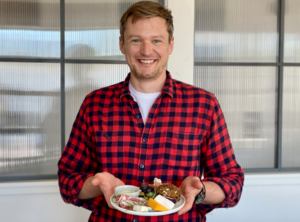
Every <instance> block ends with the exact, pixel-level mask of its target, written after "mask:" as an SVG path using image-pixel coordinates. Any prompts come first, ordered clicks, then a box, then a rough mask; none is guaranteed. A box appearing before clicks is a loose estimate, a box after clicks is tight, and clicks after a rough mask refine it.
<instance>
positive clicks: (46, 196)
mask: <svg viewBox="0 0 300 222" xmlns="http://www.w3.org/2000/svg"><path fill="white" fill-rule="evenodd" d="M299 209H300V174H299V173H296V174H269V175H268V174H257V175H255V174H252V175H251V174H247V175H246V177H245V186H244V190H243V193H242V198H241V200H240V203H239V204H238V205H237V206H236V207H234V208H228V209H216V210H214V211H213V212H212V213H211V214H208V215H207V221H208V222H219V221H231V222H253V221H255V222H268V221H272V222H282V221H286V222H298V221H300V216H299V214H298V212H299ZM89 214H90V213H89V211H88V210H85V209H83V208H78V207H75V206H73V205H69V204H65V203H64V202H63V200H62V199H61V197H60V194H59V188H58V183H57V181H56V180H51V181H35V182H15V183H0V215H1V216H0V221H1V222H18V221H22V222H41V221H42V222H75V221H87V219H88V217H89ZM224 218H226V219H225V220H224Z"/></svg>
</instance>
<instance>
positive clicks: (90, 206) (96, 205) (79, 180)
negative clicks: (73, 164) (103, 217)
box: [72, 173, 107, 215]
mask: <svg viewBox="0 0 300 222" xmlns="http://www.w3.org/2000/svg"><path fill="white" fill-rule="evenodd" d="M91 176H94V174H92V173H88V174H80V175H78V176H76V177H75V178H74V182H73V184H72V202H73V204H74V205H76V206H79V207H83V208H85V209H87V210H90V211H92V213H93V214H94V215H97V214H98V212H99V209H100V207H102V206H104V205H106V204H107V203H106V200H105V197H104V196H103V195H101V196H99V197H96V198H93V199H88V200H79V199H78V195H79V193H80V191H81V189H82V187H83V184H84V182H85V181H86V179H87V178H89V177H91Z"/></svg>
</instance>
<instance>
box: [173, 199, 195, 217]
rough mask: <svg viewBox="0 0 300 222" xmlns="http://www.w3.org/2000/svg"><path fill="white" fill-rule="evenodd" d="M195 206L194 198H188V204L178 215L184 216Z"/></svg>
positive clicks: (186, 203)
mask: <svg viewBox="0 0 300 222" xmlns="http://www.w3.org/2000/svg"><path fill="white" fill-rule="evenodd" d="M193 204H194V199H193V198H186V202H185V204H184V206H183V207H182V208H181V209H180V210H179V211H178V213H177V214H178V215H182V214H184V213H186V212H188V211H189V210H190V209H191V208H192V207H193Z"/></svg>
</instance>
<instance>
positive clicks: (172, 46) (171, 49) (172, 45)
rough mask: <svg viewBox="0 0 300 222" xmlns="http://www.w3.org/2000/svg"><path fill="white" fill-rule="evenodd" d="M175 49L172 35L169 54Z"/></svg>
mask: <svg viewBox="0 0 300 222" xmlns="http://www.w3.org/2000/svg"><path fill="white" fill-rule="evenodd" d="M173 49H174V36H173V37H172V39H171V42H170V43H169V55H171V54H172V52H173Z"/></svg>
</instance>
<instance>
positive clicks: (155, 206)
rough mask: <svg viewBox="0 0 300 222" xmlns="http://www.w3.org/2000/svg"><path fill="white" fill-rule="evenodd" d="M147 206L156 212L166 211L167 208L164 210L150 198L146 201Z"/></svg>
mask: <svg viewBox="0 0 300 222" xmlns="http://www.w3.org/2000/svg"><path fill="white" fill-rule="evenodd" d="M147 205H148V206H149V207H151V208H152V209H153V210H156V211H167V210H168V209H167V208H165V207H164V206H163V205H161V204H160V203H158V202H157V201H155V200H153V199H152V198H150V199H149V200H148V202H147Z"/></svg>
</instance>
